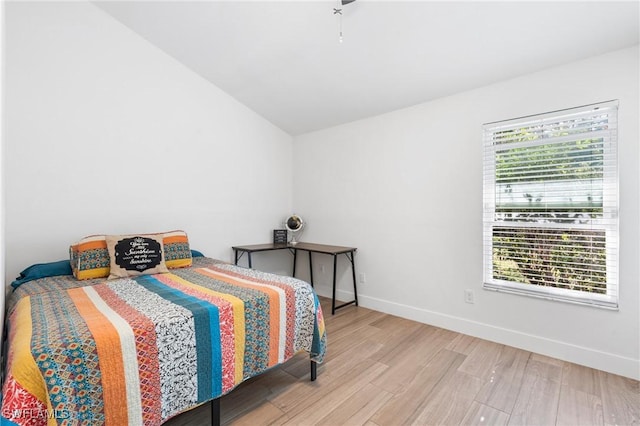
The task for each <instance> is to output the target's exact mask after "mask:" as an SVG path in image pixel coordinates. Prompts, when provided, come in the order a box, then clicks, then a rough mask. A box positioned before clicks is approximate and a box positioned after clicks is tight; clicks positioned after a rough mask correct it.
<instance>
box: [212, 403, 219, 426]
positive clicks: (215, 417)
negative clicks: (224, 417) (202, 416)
mask: <svg viewBox="0 0 640 426" xmlns="http://www.w3.org/2000/svg"><path fill="white" fill-rule="evenodd" d="M211 426H220V398H216V399H214V400H212V401H211Z"/></svg>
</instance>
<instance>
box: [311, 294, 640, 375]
mask: <svg viewBox="0 0 640 426" xmlns="http://www.w3.org/2000/svg"><path fill="white" fill-rule="evenodd" d="M318 290H319V291H318ZM323 290H329V292H326V291H323ZM316 291H317V292H318V294H319V295H321V296H325V297H329V298H330V297H331V293H330V289H325V288H316ZM325 293H327V294H325ZM352 299H353V293H352V292H346V291H339V290H338V300H352ZM358 302H359V305H360V306H362V307H365V308H369V309H373V310H376V311H379V312H384V313H387V314H391V315H395V316H398V317H402V318H406V319H410V320H413V321H418V322H421V323H424V324H429V325H433V326H435V327H440V328H445V329H447V330H452V331H456V332H458V333H462V334H467V335H470V336H474V337H478V338H480V339H485V340H490V341H492V342H496V343H500V344H503V345H509V346H513V347H516V348H519V349H523V350H526V351H529V352H535V353H538V354H542V355H546V356H550V357H553V358H557V359H561V360H563V361H568V362H572V363H574V364H580V365H584V366H586V367H591V368H595V369H597V370H603V371H606V372H609V373H613V374H617V375H620V376H625V377H629V378H632V379H635V380H640V360H637V359H633V358H627V357H623V356H619V355H616V354H612V353H607V352H602V351H598V350H595V349H591V348H585V347H582V346H577V345H572V344H570V343H566V342H561V341H558V340H553V339H548V338H545V337H541V336H536V335H532V334H527V333H522V332H520V331H517V330H512V329H508V328H502V327H496V326H493V325H490V324H485V323H481V322H477V321H472V320H469V319H465V318H460V317H455V316H452V315H447V314H443V313H440V312H434V311H429V310H426V309H420V308H416V307H414V306H409V305H403V304H399V303H394V302H389V301H387V300H382V299H377V298H375V297H368V296H365V295H358ZM344 309H348V308H344ZM327 314H330V313H325V315H327Z"/></svg>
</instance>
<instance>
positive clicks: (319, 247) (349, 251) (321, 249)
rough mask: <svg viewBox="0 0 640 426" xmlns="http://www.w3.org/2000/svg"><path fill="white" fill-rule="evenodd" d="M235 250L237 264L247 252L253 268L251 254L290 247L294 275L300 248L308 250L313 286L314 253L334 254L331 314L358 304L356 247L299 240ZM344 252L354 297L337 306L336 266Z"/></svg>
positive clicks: (240, 247)
mask: <svg viewBox="0 0 640 426" xmlns="http://www.w3.org/2000/svg"><path fill="white" fill-rule="evenodd" d="M232 249H233V251H234V252H235V264H236V265H237V264H238V261H239V260H240V259H241V258H242V256H244V254H245V253H246V254H247V263H248V265H249V268H251V267H252V266H251V254H252V253H255V252H260V251H271V250H285V249H288V250H289V251H290V252H291V253H292V254H293V273H292V274H291V275H292V276H293V277H295V276H296V259H297V257H298V250H302V251H306V252H308V253H309V278H310V280H309V281H310V282H311V286H312V287H313V264H312V260H311V259H312V256H311V255H312V253H322V254H328V255H331V256H333V296H332V299H331V315H333V314H335V312H336V309H340V308H343V307H345V306H348V305H351V304H355V305H356V306H358V289H357V288H356V264H355V260H354V257H355V252H356V250H357V249H356V248H355V247H342V246H329V245H326V244H314V243H302V242H299V243H297V244H296V245H291V244H274V243H268V244H253V245H248V246H234V247H232ZM341 254H344V255H345V256H346V257H347V259H349V261H350V262H351V274H352V276H353V295H354V299H353V300H352V301H350V302H346V303H343V304H341V305H338V306H336V266H337V263H338V256H339V255H341Z"/></svg>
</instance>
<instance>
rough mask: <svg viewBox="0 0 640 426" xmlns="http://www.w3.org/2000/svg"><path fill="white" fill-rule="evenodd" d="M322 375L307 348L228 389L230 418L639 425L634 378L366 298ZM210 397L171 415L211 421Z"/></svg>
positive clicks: (341, 331) (337, 329) (335, 341)
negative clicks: (314, 372) (424, 319)
mask: <svg viewBox="0 0 640 426" xmlns="http://www.w3.org/2000/svg"><path fill="white" fill-rule="evenodd" d="M322 304H323V311H324V312H325V324H326V328H327V336H328V351H327V355H326V357H325V362H324V363H323V364H321V365H319V366H318V379H317V380H316V381H315V382H311V381H309V358H308V356H307V355H304V354H299V355H298V356H296V357H295V358H294V359H292V360H290V361H289V362H287V363H286V364H284V365H282V366H280V367H277V368H274V369H273V370H271V371H269V372H267V373H265V374H262V375H261V376H258V377H256V378H253V379H251V380H249V381H247V382H245V383H243V384H242V385H240V386H239V387H238V388H237V389H235V390H234V391H233V392H231V393H230V394H228V395H226V396H224V397H222V399H221V403H220V405H221V411H222V415H221V418H222V424H223V425H366V426H376V425H379V426H386V425H404V424H416V425H580V426H582V425H639V424H640V388H639V384H638V382H637V381H635V380H631V379H628V378H624V377H620V376H616V375H613V374H609V373H605V372H602V371H598V370H593V369H591V368H587V367H583V366H579V365H576V364H572V363H568V362H564V361H560V360H557V359H553V358H549V357H545V356H542V355H538V354H534V353H531V352H527V351H523V350H520V349H515V348H513V347H510V346H505V345H500V344H497V343H492V342H489V341H486V340H481V339H477V338H474V337H470V336H466V335H463V334H459V333H455V332H452V331H448V330H444V329H441V328H436V327H432V326H428V325H425V324H420V323H417V322H414V321H409V320H406V319H402V318H398V317H394V316H391V315H387V314H383V313H380V312H376V311H372V310H369V309H365V308H362V307H345V308H343V309H341V310H339V311H338V312H337V313H336V315H334V316H331V314H330V313H331V306H330V300H327V299H322ZM209 415H210V412H209V404H205V405H203V406H202V407H199V408H197V409H195V410H192V411H190V412H187V413H184V414H182V415H180V416H178V417H176V418H174V419H171V420H170V421H169V422H168V423H167V424H168V425H170V426H179V425H206V424H209V421H210V418H209Z"/></svg>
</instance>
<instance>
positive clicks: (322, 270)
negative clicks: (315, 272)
mask: <svg viewBox="0 0 640 426" xmlns="http://www.w3.org/2000/svg"><path fill="white" fill-rule="evenodd" d="M320 273H321V274H324V265H320Z"/></svg>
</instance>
